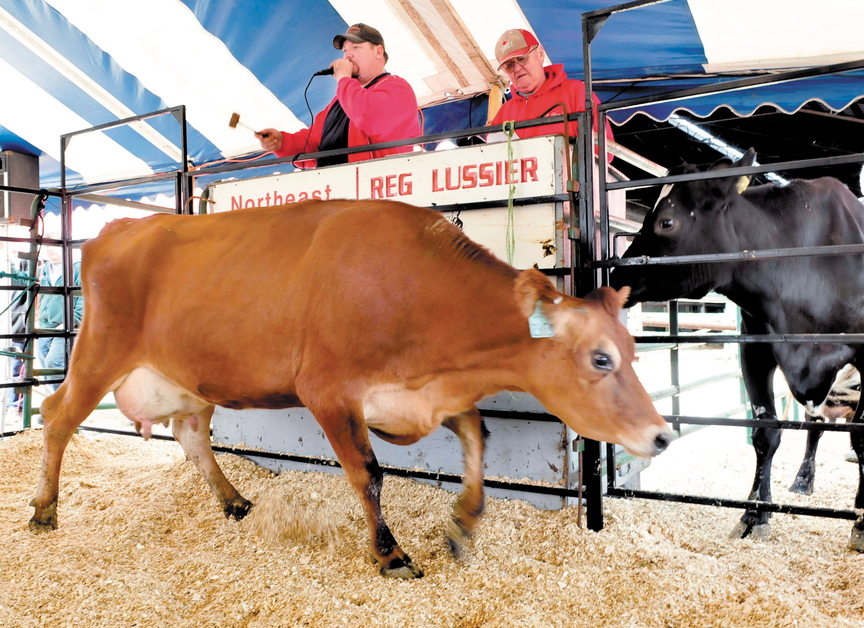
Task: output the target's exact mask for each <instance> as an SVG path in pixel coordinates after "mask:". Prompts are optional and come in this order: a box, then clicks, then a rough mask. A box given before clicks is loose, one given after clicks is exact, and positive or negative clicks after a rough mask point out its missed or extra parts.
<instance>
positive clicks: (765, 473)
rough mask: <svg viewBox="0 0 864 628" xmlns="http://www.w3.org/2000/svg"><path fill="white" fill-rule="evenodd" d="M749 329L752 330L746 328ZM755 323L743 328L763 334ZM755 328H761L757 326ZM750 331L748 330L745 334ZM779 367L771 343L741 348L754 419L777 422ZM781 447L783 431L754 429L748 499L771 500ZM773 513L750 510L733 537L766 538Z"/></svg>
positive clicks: (745, 379) (745, 380) (742, 366)
mask: <svg viewBox="0 0 864 628" xmlns="http://www.w3.org/2000/svg"><path fill="white" fill-rule="evenodd" d="M748 327H750V330H747V328H748ZM753 327H754V325H753V324H752V322H751V323H750V324H749V325H747V323H746V319H745V324H744V325H742V332H744V333H760V332H761V331H764V330H761V329H760V330H758V331H757V330H755V329H752V328H753ZM755 327H758V325H757V326H755ZM745 330H747V331H745ZM776 368H777V360H776V358H775V357H774V352H773V351H772V349H771V346H770V345H768V344H762V343H759V344H744V345H742V346H741V369H742V372H743V375H744V385H745V387H746V388H747V394H748V396H749V397H750V404H751V406H752V408H753V416H754V417H755V418H756V419H762V420H769V421H772V420H773V421H776V420H777V411H776V410H775V408H774V398H773V397H774V395H773V388H774V386H773V379H774V371H775V370H776ZM779 446H780V430H778V429H776V428H763V427H756V428H753V449H754V451H755V452H756V475H755V477H754V479H753V488H752V490H751V491H750V496H749V499H751V500H757V501H764V502H770V501H771V463H772V461H773V460H774V453H775V452H776V451H777V447H779ZM769 516H770V513H768V512H765V511H761V512H760V511H758V510H755V509H750V510H747V511H746V512H745V513H744V515H743V516H742V517H741V521H740V522H739V523H738V525H737V526H736V527H735V529H734V530H733V531H732V535H731V536H733V537H738V538H744V537H746V536H749V535H751V534H752V535H753V536H755V537H760V538H764V537H767V535H768V534H769V532H770V528H769V526H768V517H769Z"/></svg>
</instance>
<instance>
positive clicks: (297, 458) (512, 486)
mask: <svg viewBox="0 0 864 628" xmlns="http://www.w3.org/2000/svg"><path fill="white" fill-rule="evenodd" d="M78 429H79V430H84V431H88V432H98V433H101V434H116V435H119V436H132V437H139V438H140V437H141V435H140V434H138V433H137V432H130V431H128V430H116V429H110V428H104V427H95V426H89V425H81V426H79V427H78ZM150 438H152V439H154V440H163V441H174V442H176V440H175V439H174V437H173V436H167V435H164V434H151V436H150ZM212 448H213V451H214V452H218V453H225V454H234V455H236V456H244V457H258V458H267V459H269V460H285V461H287V462H298V463H301V464H312V465H318V466H323V467H336V468H340V469H341V468H342V465H341V464H339V461H337V460H334V459H331V458H321V457H317V456H301V455H298V454H286V453H280V452H276V451H259V450H257V449H246V448H243V447H228V446H223V445H216V444H214V445H212ZM381 470H382V471H384V473H386V474H388V475H395V476H400V477H407V478H420V479H424V480H435V481H441V482H453V483H455V484H461V483H462V476H461V475H459V474H456V473H445V472H443V471H421V470H419V469H403V468H402V467H394V466H390V465H381ZM483 485H484V486H485V487H486V488H495V489H505V490H511V491H521V492H524V493H534V494H538V495H553V496H557V497H578V495H579V493H578V491H577V490H573V489H567V488H562V487H559V486H545V485H542V484H522V483H520V482H515V481H514V482H506V481H502V480H490V479H484V480H483Z"/></svg>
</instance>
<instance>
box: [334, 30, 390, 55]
mask: <svg viewBox="0 0 864 628" xmlns="http://www.w3.org/2000/svg"><path fill="white" fill-rule="evenodd" d="M346 39H347V40H348V41H351V42H354V43H355V44H362V43H363V42H364V41H368V42H369V43H370V44H373V45H375V46H383V45H384V38H383V37H381V33H379V32H378V31H377V30H376V29H374V28H372V27H371V26H367V25H366V24H354V25H353V26H349V27H348V30H347V31H345V33H344V34H342V35H336V37H334V38H333V47H334V48H335V49H336V50H342V45H343V44H344V43H345V40H346Z"/></svg>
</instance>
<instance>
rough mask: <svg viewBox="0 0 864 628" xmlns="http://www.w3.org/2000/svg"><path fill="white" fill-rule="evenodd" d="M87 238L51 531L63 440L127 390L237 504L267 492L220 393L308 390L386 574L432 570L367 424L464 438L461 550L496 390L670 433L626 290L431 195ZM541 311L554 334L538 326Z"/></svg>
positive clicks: (230, 396)
mask: <svg viewBox="0 0 864 628" xmlns="http://www.w3.org/2000/svg"><path fill="white" fill-rule="evenodd" d="M82 250H83V260H82V272H81V276H82V278H83V280H82V284H83V285H82V289H83V291H84V302H85V308H86V309H85V316H84V321H83V325H82V327H81V331H80V334H79V336H78V339H77V341H76V343H75V349H74V351H73V353H72V358H71V363H70V368H69V373H68V375H67V377H66V381H65V382H64V383H63V384H62V385H61V386H60V388H59V389H58V390H57V392H56V393H54V394H53V395H51V396H50V397H48V398H47V399H46V400H45V402H44V403H43V404H42V416H43V418H44V423H45V428H44V439H45V444H44V451H43V459H42V472H41V477H40V481H39V488H38V491H37V494H36V497H35V498H34V499H33V501H32V502H31V505H32V506H34V507H35V514H34V515H33V518H32V519H31V521H30V527H31V529H32V530H34V531H41V530H45V529H53V528H56V527H57V514H56V511H57V495H58V483H59V475H60V462H61V458H62V456H63V451H64V449H65V447H66V445H67V443H68V442H69V439H70V438H71V437H72V434H73V432H74V431H75V429H76V428H77V427H78V426H79V425H80V424H81V422H82V421H83V420H84V419H85V418H86V417H87V416H88V415H89V414H90V413H91V412H92V410H93V409H94V408H95V407H96V404H97V403H98V402H99V401H100V400H101V399H102V398H103V396H104V395H106V394H107V393H108V392H109V391H113V392H114V396H115V398H116V400H117V405H118V407H119V408H120V410H121V411H122V412H123V413H124V414H125V415H126V416H127V417H129V418H130V419H131V420H132V421H134V422H135V423H136V425H137V426H138V428H139V430H140V431H141V432H142V433H143V435H144V436H148V435H149V432H150V428H151V427H152V424H153V423H154V422H163V423H164V422H167V421H168V420H169V418H171V417H173V419H174V421H173V425H172V429H173V433H174V435H175V437H176V438H177V441H178V442H179V443H180V445H181V446H182V447H183V450H184V451H185V452H186V454H187V456H188V457H189V458H190V459H191V460H192V461H193V462H194V463H195V465H196V466H197V467H198V469H199V470H200V471H201V473H202V474H203V475H204V477H205V478H206V479H207V481H208V482H209V483H210V486H211V487H212V488H213V491H214V492H215V493H216V495H217V497H218V498H219V500H220V501H221V503H222V506H223V508H224V511H225V514H226V516H231V517H235V518H237V519H240V518H242V517H243V516H244V515H245V514H246V513H247V512H248V511H249V509H250V508H251V506H252V504H251V503H250V502H249V501H247V500H246V499H244V498H243V497H242V496H241V495H240V494H239V493H238V492H237V490H236V489H235V488H234V487H233V486H232V485H231V483H230V482H229V481H228V479H227V478H226V477H225V476H224V475H223V474H222V471H221V470H220V469H219V466H218V465H217V463H216V460H215V458H214V456H213V452H212V449H211V447H210V437H209V434H210V418H211V416H212V413H213V408H214V406H215V405H220V406H225V407H228V408H287V407H292V406H299V405H301V404H302V405H305V406H306V407H307V408H309V410H310V411H311V412H312V413H313V414H314V415H315V418H316V419H317V420H318V422H319V423H320V425H321V427H322V428H323V430H324V432H325V434H326V435H327V438H328V439H329V441H330V443H331V445H332V446H333V449H334V451H335V453H336V456H337V457H338V458H339V461H340V463H341V464H342V467H343V468H344V470H345V474H346V476H347V477H348V479H349V481H350V482H351V484H352V486H353V487H354V489H355V491H356V492H357V494H358V495H359V497H360V500H361V501H362V503H363V506H364V508H365V510H366V515H367V517H368V521H369V530H370V533H371V537H372V546H373V551H374V553H375V556H376V558H377V559H378V561H379V562H380V563H381V572H382V573H383V574H384V575H387V576H395V577H408V578H410V577H417V576H420V575H422V572H421V571H420V569H419V568H418V567H417V566H415V565H414V563H412V562H411V559H410V558H409V557H408V556H407V555H406V554H405V553H404V552H403V551H402V549H401V548H400V547H399V546H398V544H397V543H396V540H395V539H394V538H393V536H392V534H391V533H390V530H389V529H388V527H387V525H386V523H385V522H384V518H383V516H382V514H381V510H380V506H379V496H380V492H381V484H382V473H381V470H380V468H379V466H378V463H377V461H376V459H375V454H374V453H373V451H372V448H371V446H370V443H369V436H368V433H367V428H368V429H370V430H372V431H374V432H375V433H376V434H377V435H379V436H381V437H382V438H384V439H385V440H387V441H390V442H393V443H397V444H402V445H407V444H411V443H414V442H416V441H417V440H418V439H420V438H422V437H423V436H425V435H427V434H429V433H430V432H432V431H434V430H435V429H436V428H437V427H438V426H439V425H444V426H445V427H447V428H449V429H451V430H453V431H454V432H455V433H456V434H457V435H458V436H459V438H460V440H461V442H462V446H463V449H464V455H465V476H464V490H463V494H462V496H461V498H460V499H459V501H458V503H457V505H456V508H455V513H454V517H453V522H452V524H451V526H450V527H449V529H448V537H449V541H450V544H451V548H452V549H453V551H454V553H457V552H458V550H459V549H460V548H461V546H462V543H463V542H464V541H465V540H466V539H467V537H468V536H469V534H470V533H471V532H472V531H473V530H474V527H475V524H476V521H477V518H478V517H479V515H480V513H481V511H482V509H483V488H482V486H483V478H482V456H483V425H482V419H481V417H480V414H479V413H478V411H477V409H476V408H475V405H474V404H475V403H476V402H477V401H478V400H480V399H481V398H483V397H485V396H487V395H491V394H494V393H497V392H499V391H501V390H513V391H527V392H528V393H531V394H532V395H534V396H535V397H536V398H537V399H538V400H539V401H540V402H541V403H542V404H543V405H544V406H545V407H546V408H547V409H548V410H549V411H550V412H551V413H553V414H555V415H557V416H558V417H560V418H561V420H563V421H564V422H565V423H566V424H567V425H569V426H571V427H572V428H573V429H574V430H576V431H577V432H579V433H580V434H582V435H583V436H586V437H589V438H594V439H598V440H607V441H614V442H618V443H621V444H622V445H624V447H626V448H627V449H628V450H629V451H631V452H632V453H634V454H637V455H641V456H653V455H655V454H657V453H659V452H661V451H662V450H663V449H664V448H665V447H666V446H667V444H668V443H669V441H670V436H671V432H670V430H669V428H668V426H667V425H666V423H665V422H664V421H663V419H662V418H661V417H660V415H658V414H657V412H656V411H655V410H654V407H653V406H652V403H651V400H650V398H649V396H648V394H647V393H646V392H645V390H644V389H643V388H642V386H641V385H640V383H639V381H638V380H637V378H636V375H635V373H634V371H633V368H632V365H631V362H632V360H633V359H634V344H633V340H632V338H631V337H630V336H629V334H628V333H627V331H626V329H625V328H624V327H623V326H622V325H621V323H620V322H619V321H618V320H617V318H616V315H617V314H618V311H619V309H620V308H621V306H622V304H623V303H624V301H625V300H626V298H627V291H626V290H622V291H620V292H615V291H614V290H612V289H610V288H604V289H601V290H598V291H596V292H595V293H593V294H592V295H590V296H589V298H585V299H575V298H572V297H567V296H564V295H562V294H560V293H558V292H556V291H555V289H554V288H553V286H552V285H551V283H550V282H549V280H548V279H547V278H546V277H545V276H544V275H543V274H542V273H540V272H539V271H537V270H527V271H524V272H519V271H517V270H515V269H514V268H512V267H510V266H508V265H507V264H505V263H503V262H501V261H500V260H498V259H496V258H495V257H494V256H492V255H491V254H490V253H489V252H488V251H487V250H485V249H483V248H482V247H480V246H478V245H477V244H475V243H473V242H472V241H471V240H469V239H468V238H467V237H465V236H464V235H463V234H462V232H460V231H459V230H458V229H457V228H456V227H454V226H453V225H452V224H450V223H449V222H448V221H447V220H445V219H443V218H442V217H441V216H440V215H439V214H438V213H437V212H434V211H431V210H427V209H420V208H417V207H412V206H410V205H405V204H402V203H395V202H390V201H380V202H373V201H368V202H367V201H363V202H357V201H333V202H319V201H310V202H305V203H298V204H293V205H286V206H282V207H270V208H259V209H243V210H239V211H235V212H229V213H223V214H216V215H211V216H174V215H157V216H151V217H148V218H144V219H140V220H128V219H127V220H118V221H114V222H112V223H111V224H109V225H107V226H106V227H105V228H104V229H103V230H102V233H101V234H100V236H99V237H98V238H96V239H94V240H92V241H90V242H87V243H86V244H85V245H84V246H83V247H82ZM535 309H536V311H537V312H539V314H537V315H534V316H535V318H536V317H537V316H540V317H541V320H540V323H541V327H542V326H543V325H542V323H546V327H547V329H549V330H551V331H552V333H553V334H554V335H553V337H544V338H532V337H531V335H530V334H529V316H531V315H532V313H533V312H535ZM544 317H545V319H544Z"/></svg>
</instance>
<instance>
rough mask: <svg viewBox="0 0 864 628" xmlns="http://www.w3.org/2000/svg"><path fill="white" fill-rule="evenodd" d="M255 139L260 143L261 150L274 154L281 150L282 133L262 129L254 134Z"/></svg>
mask: <svg viewBox="0 0 864 628" xmlns="http://www.w3.org/2000/svg"><path fill="white" fill-rule="evenodd" d="M255 137H257V138H258V141H259V142H261V148H263V149H264V150H267V151H270V152H271V153H275V152H276V151H278V150H279V149H280V148H282V132H281V131H277V130H276V129H262V130H260V131H258V132H257V133H255Z"/></svg>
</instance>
